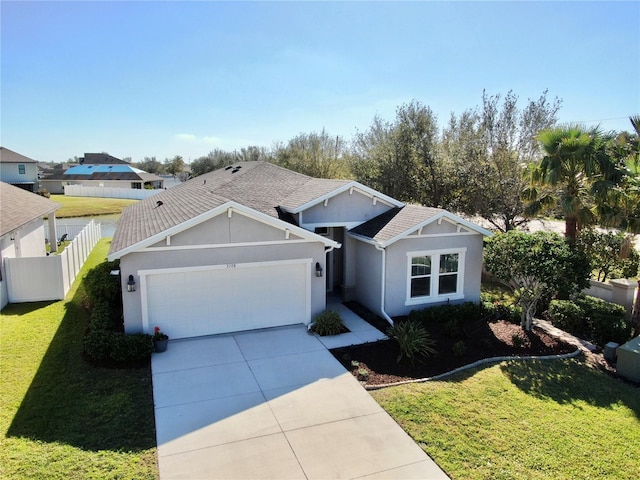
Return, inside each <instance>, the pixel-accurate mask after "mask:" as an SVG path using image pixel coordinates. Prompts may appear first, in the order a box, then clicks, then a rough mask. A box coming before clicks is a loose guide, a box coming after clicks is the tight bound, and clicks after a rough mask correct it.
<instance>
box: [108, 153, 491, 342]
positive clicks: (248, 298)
mask: <svg viewBox="0 0 640 480" xmlns="http://www.w3.org/2000/svg"><path fill="white" fill-rule="evenodd" d="M485 235H490V232H489V231H487V230H484V229H483V228H481V227H479V226H477V225H475V224H472V223H470V222H468V221H466V220H464V219H462V218H460V217H458V216H456V215H453V214H451V213H449V212H447V211H445V210H441V209H436V208H426V207H420V206H415V205H405V204H404V203H403V202H400V201H398V200H395V199H393V198H390V197H388V196H386V195H384V194H382V193H380V192H377V191H375V190H373V189H371V188H369V187H366V186H365V185H362V184H360V183H358V182H355V181H349V180H326V179H316V178H311V177H308V176H306V175H301V174H299V173H295V172H292V171H290V170H287V169H284V168H282V167H278V166H276V165H273V164H270V163H265V162H243V163H238V164H236V165H234V166H233V167H227V168H224V169H220V170H216V171H214V172H210V173H207V174H204V175H201V176H199V177H196V178H194V179H192V180H190V181H188V182H185V183H183V184H181V185H178V186H176V187H173V188H171V189H168V190H165V191H163V192H161V193H159V194H157V195H155V196H154V197H152V198H149V199H147V200H143V201H141V202H138V203H136V204H134V205H132V206H130V207H128V208H127V209H125V211H124V212H123V214H122V217H121V218H120V221H119V222H118V226H117V229H116V232H115V235H114V237H113V241H112V244H111V249H110V252H109V256H108V258H109V260H115V259H120V272H121V282H122V289H123V293H122V298H123V305H124V323H125V330H126V331H127V332H139V331H144V332H148V333H151V332H152V331H153V327H154V326H156V325H158V326H160V327H161V328H162V330H163V331H166V333H167V334H168V335H169V336H170V337H171V338H183V337H191V336H198V335H210V334H217V333H224V332H231V331H240V330H249V329H256V328H265V327H274V326H279V325H288V324H295V323H303V324H309V323H310V322H311V320H312V318H313V316H314V315H315V314H317V313H319V312H321V311H322V310H324V309H325V307H326V296H327V292H335V293H336V294H341V295H342V297H343V299H355V300H358V301H359V302H361V303H362V304H363V305H364V306H366V307H368V308H369V309H370V310H372V311H374V312H376V313H377V314H379V315H382V316H384V317H385V318H387V319H388V320H389V321H391V318H390V317H392V316H397V315H406V314H408V313H409V312H410V311H411V310H413V309H417V308H422V307H426V306H430V305H436V304H443V303H448V302H452V303H454V302H462V301H478V300H479V298H480V280H481V278H480V277H481V271H482V240H483V237H484V236H485Z"/></svg>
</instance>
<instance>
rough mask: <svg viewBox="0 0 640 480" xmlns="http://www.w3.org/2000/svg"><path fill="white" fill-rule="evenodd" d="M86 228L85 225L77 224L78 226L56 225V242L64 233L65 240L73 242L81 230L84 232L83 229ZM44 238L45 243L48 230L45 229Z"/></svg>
mask: <svg viewBox="0 0 640 480" xmlns="http://www.w3.org/2000/svg"><path fill="white" fill-rule="evenodd" d="M86 226H87V224H86V223H83V224H78V225H60V224H56V235H58V238H56V242H57V241H58V240H59V239H60V238H61V237H62V236H63V235H64V234H65V233H66V234H67V238H66V240H69V241H70V240H73V239H74V238H76V237H77V236H78V235H79V234H80V232H81V231H82V230H84V228H85V227H86ZM44 238H45V240H47V241H50V240H49V229H48V228H45V229H44Z"/></svg>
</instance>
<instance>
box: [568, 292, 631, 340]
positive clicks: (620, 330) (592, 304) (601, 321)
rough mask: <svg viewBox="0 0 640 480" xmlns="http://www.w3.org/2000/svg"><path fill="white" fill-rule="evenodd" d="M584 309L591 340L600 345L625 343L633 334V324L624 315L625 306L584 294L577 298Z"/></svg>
mask: <svg viewBox="0 0 640 480" xmlns="http://www.w3.org/2000/svg"><path fill="white" fill-rule="evenodd" d="M577 303H578V305H579V306H580V307H581V308H582V309H583V310H584V312H585V315H586V317H587V325H588V327H589V334H590V338H591V340H593V341H594V342H595V343H597V344H598V345H600V346H603V345H605V344H606V343H607V342H611V341H613V342H617V343H620V344H623V343H625V342H626V341H627V340H628V339H629V336H630V335H631V324H630V323H628V322H627V321H626V320H625V318H624V316H625V313H626V310H625V308H624V307H623V306H621V305H617V304H615V303H609V302H605V301H604V300H601V299H599V298H595V297H591V296H589V295H583V296H580V297H578V299H577Z"/></svg>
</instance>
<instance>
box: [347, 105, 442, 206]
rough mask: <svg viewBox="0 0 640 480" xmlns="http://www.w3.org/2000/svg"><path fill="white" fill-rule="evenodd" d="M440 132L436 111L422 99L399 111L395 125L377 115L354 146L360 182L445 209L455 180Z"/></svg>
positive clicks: (400, 196) (356, 173) (354, 169)
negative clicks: (444, 159) (445, 162)
mask: <svg viewBox="0 0 640 480" xmlns="http://www.w3.org/2000/svg"><path fill="white" fill-rule="evenodd" d="M438 144H439V130H438V124H437V119H436V117H435V115H434V114H433V112H432V111H431V109H430V108H429V107H428V106H425V105H423V104H421V103H420V102H417V101H415V100H414V101H412V102H411V103H409V104H404V105H401V106H400V107H398V109H397V110H396V118H395V121H394V122H393V123H389V122H385V121H383V120H382V119H380V118H379V117H375V118H374V120H373V123H372V124H371V126H370V127H369V130H367V131H366V132H361V133H358V134H357V135H356V137H355V139H354V142H353V146H352V156H351V160H352V170H353V172H354V174H355V176H356V178H357V179H358V180H359V181H361V182H363V183H366V184H367V185H370V186H372V187H374V188H376V189H377V190H380V191H381V192H383V193H385V194H387V195H390V196H392V197H395V198H397V199H399V200H403V201H408V202H418V203H423V204H425V205H429V206H436V207H446V206H447V205H446V196H447V194H448V192H449V191H450V189H448V188H447V181H448V180H449V179H450V178H451V175H448V174H447V173H446V172H445V171H444V170H443V168H442V164H441V163H440V160H439V156H438Z"/></svg>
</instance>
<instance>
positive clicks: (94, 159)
mask: <svg viewBox="0 0 640 480" xmlns="http://www.w3.org/2000/svg"><path fill="white" fill-rule="evenodd" d="M79 161H80V163H81V164H85V165H116V164H125V165H128V162H126V161H124V160H120V159H119V158H116V157H112V156H111V155H109V154H108V153H85V154H84V157H80V159H79Z"/></svg>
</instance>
